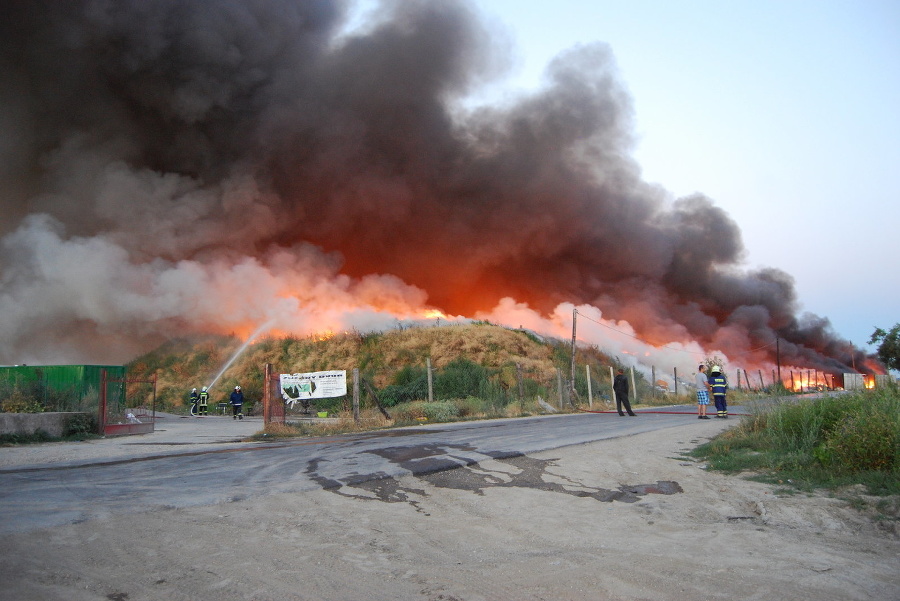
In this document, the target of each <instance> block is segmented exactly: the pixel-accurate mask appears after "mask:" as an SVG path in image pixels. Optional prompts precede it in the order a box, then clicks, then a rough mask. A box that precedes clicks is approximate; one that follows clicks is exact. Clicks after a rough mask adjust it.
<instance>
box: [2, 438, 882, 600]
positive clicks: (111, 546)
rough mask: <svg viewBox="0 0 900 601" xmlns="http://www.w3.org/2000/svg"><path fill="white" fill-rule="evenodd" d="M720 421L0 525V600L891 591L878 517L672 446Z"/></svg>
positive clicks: (875, 595) (760, 595)
mask: <svg viewBox="0 0 900 601" xmlns="http://www.w3.org/2000/svg"><path fill="white" fill-rule="evenodd" d="M727 425H728V424H727V423H721V422H716V421H715V420H713V421H711V422H691V423H688V424H686V425H684V426H681V427H676V428H670V429H667V430H663V431H658V432H653V433H648V434H641V435H637V436H631V437H627V438H622V439H617V440H608V441H602V442H596V443H592V444H588V445H580V446H573V447H566V448H562V449H557V450H554V451H549V452H542V453H536V454H533V455H529V456H528V457H525V458H518V459H510V460H491V461H488V462H483V463H481V464H479V465H477V466H472V467H470V468H460V469H457V470H452V473H443V474H432V475H430V476H423V477H414V476H407V477H403V478H400V479H399V480H392V479H391V480H386V481H381V482H377V483H363V484H360V486H359V487H347V486H344V487H342V488H339V489H333V490H317V491H314V492H309V493H302V494H290V495H288V494H278V495H270V496H263V497H259V498H256V499H253V501H252V502H246V501H244V502H240V501H239V502H231V503H227V504H220V505H215V506H205V507H194V508H189V509H170V510H161V511H157V512H152V513H146V514H140V515H127V516H119V517H111V518H108V519H103V520H97V521H91V522H85V523H79V524H71V525H67V526H63V527H57V528H51V529H46V530H40V531H36V532H29V533H25V534H16V535H9V536H4V537H0V549H2V551H0V565H2V570H0V575H2V576H0V580H2V586H0V599H3V600H22V601H25V600H34V599H42V600H48V601H49V600H66V601H79V600H96V599H101V600H113V601H123V600H128V601H143V600H173V601H177V600H182V599H183V600H195V599H200V600H206V599H209V600H217V601H219V600H221V601H227V600H232V599H233V600H256V601H263V600H273V601H276V600H277V601H285V600H295V599H303V600H317V599H329V600H357V601H374V600H385V601H389V600H390V601H396V600H404V599H410V600H428V601H463V600H464V601H477V600H517V601H523V600H524V601H530V600H544V599H546V600H550V599H552V600H592V601H596V600H606V599H609V600H625V599H628V600H633V599H641V600H668V601H681V600H684V601H688V600H689V601H701V600H704V599H778V600H786V599H817V600H819V601H827V600H835V601H838V600H840V601H846V600H855V599H877V600H897V599H900V538H898V535H897V531H896V527H895V523H894V522H884V521H877V520H874V519H873V517H872V516H869V515H863V514H861V513H859V512H858V511H857V510H855V509H853V508H851V507H849V506H848V503H847V502H846V501H843V500H840V499H838V498H830V497H828V496H826V495H813V496H810V495H806V494H793V495H792V494H785V493H783V492H781V491H779V490H778V489H776V488H773V487H772V486H769V485H765V484H759V483H755V482H750V481H747V480H744V479H742V478H740V477H734V476H725V475H722V474H718V473H714V472H710V471H707V470H705V469H704V466H703V465H702V464H700V463H697V462H693V461H690V460H687V459H685V458H684V457H683V456H681V453H682V452H684V451H685V450H687V449H690V448H693V447H694V446H696V445H697V444H699V443H701V442H704V441H705V440H707V439H708V438H709V437H710V436H711V435H712V434H714V433H715V432H718V431H720V430H721V429H723V428H725V427H726V426H727ZM244 427H247V426H244ZM49 446H52V445H49ZM107 446H108V447H109V449H110V450H109V451H108V452H109V453H113V452H114V451H113V450H112V449H113V447H114V446H115V445H114V444H113V443H109V445H107ZM96 448H97V447H96V446H95V450H94V451H93V452H94V453H96V452H97V451H96ZM35 449H37V448H34V449H32V450H31V452H30V454H29V457H28V462H29V463H36V462H38V461H39V460H40V457H39V453H40V451H39V450H35ZM5 452H6V449H2V450H0V454H3V453H5ZM48 452H49V451H48ZM54 452H55V453H58V451H54ZM120 452H121V451H120ZM69 458H70V459H71V458H72V456H71V455H69ZM528 478H539V479H540V480H541V482H543V484H544V485H543V486H535V485H534V484H535V483H534V482H533V481H532V482H531V483H530V485H527V486H525V485H521V486H520V485H519V484H520V483H523V482H524V481H525V480H527V479H528ZM638 484H645V485H648V484H649V485H650V486H645V487H639V486H635V485H638ZM607 493H608V494H607Z"/></svg>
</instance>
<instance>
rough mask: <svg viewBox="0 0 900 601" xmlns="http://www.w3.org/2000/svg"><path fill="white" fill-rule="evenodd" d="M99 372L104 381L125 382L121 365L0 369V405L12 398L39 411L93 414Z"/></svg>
mask: <svg viewBox="0 0 900 601" xmlns="http://www.w3.org/2000/svg"><path fill="white" fill-rule="evenodd" d="M103 370H106V374H107V378H110V379H112V378H117V379H124V378H125V367H124V366H122V365H16V366H7V367H0V401H4V400H6V399H9V398H10V397H12V396H15V397H17V398H21V399H27V400H30V401H32V402H34V403H37V404H39V405H40V409H42V410H43V411H83V412H89V413H95V412H96V411H97V409H98V402H99V396H100V395H99V391H100V381H101V374H102V373H103Z"/></svg>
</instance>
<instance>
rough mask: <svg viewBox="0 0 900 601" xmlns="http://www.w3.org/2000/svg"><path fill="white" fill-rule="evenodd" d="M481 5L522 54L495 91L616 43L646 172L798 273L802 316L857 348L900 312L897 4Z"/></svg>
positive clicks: (756, 254)
mask: <svg viewBox="0 0 900 601" xmlns="http://www.w3.org/2000/svg"><path fill="white" fill-rule="evenodd" d="M478 5H479V6H480V7H481V9H482V10H483V12H484V13H485V14H486V15H488V17H489V18H491V19H493V20H495V21H497V22H499V23H501V24H502V25H503V26H504V27H505V28H506V30H507V32H508V34H509V36H510V41H511V43H512V44H513V46H514V48H515V60H514V64H513V65H512V67H511V70H510V72H509V74H508V76H507V77H506V78H505V79H504V80H503V81H502V82H501V83H498V84H495V85H494V86H493V88H492V90H491V93H492V94H498V95H499V94H503V93H511V91H514V90H516V89H524V88H533V87H535V86H538V85H539V83H540V79H541V74H542V72H543V69H544V67H545V66H546V65H547V63H548V61H550V60H551V59H552V58H553V57H554V56H555V55H556V54H558V53H559V52H560V51H562V50H564V49H567V48H570V47H572V46H574V45H577V44H584V43H590V42H596V41H603V42H607V43H608V44H609V45H610V46H611V48H612V51H613V53H614V55H615V57H616V60H617V62H618V65H619V68H620V71H621V79H622V81H623V82H624V84H625V86H626V87H627V89H628V90H629V91H630V92H631V95H632V97H633V101H634V109H635V122H636V128H637V138H638V144H637V147H636V149H635V157H636V158H637V160H638V162H639V163H640V164H641V166H642V168H643V173H644V178H645V179H646V180H647V181H650V182H655V183H659V184H660V185H661V186H662V187H663V188H665V189H667V190H669V191H670V192H671V193H672V194H673V197H674V196H681V195H685V194H690V193H692V192H702V193H704V194H705V195H707V196H709V197H711V198H712V199H713V200H714V201H715V202H716V203H717V204H718V205H719V206H721V207H723V208H724V209H725V210H727V211H728V212H729V214H730V215H731V216H732V217H733V218H734V219H735V220H736V221H737V222H738V224H739V225H740V227H741V229H742V231H743V236H744V243H745V246H746V247H747V250H748V256H747V264H748V266H751V267H755V266H761V265H765V266H772V267H778V268H781V269H783V270H785V271H787V272H788V273H790V274H792V275H793V276H794V277H795V278H796V285H797V290H798V294H799V297H800V300H801V302H802V305H803V310H805V311H810V312H812V313H815V314H818V315H820V316H825V317H828V318H829V319H830V320H831V322H832V324H833V326H834V328H835V330H836V332H837V333H838V334H840V335H842V336H844V337H846V338H848V339H850V340H851V341H852V342H853V343H855V344H856V345H857V346H863V347H864V346H865V343H866V342H867V341H868V338H869V335H870V334H871V333H872V331H873V329H874V326H879V327H883V328H887V327H890V326H892V325H893V324H894V323H896V322H898V321H900V311H898V310H897V307H898V301H897V299H898V297H900V269H898V267H897V266H896V265H895V264H894V262H893V259H894V257H895V256H896V255H897V249H898V242H897V238H898V235H900V208H898V201H900V198H898V191H900V2H896V1H895V0H885V1H876V0H865V1H861V2H839V1H833V0H826V1H821V0H819V1H799V0H791V1H787V2H786V1H770V0H752V1H744V0H741V1H734V0H729V1H719V0H694V1H690V0H678V1H666V0H630V1H628V2H625V1H623V0H619V1H606V0H586V1H580V0H556V1H555V2H552V3H551V2H543V1H538V0H480V1H479V2H478Z"/></svg>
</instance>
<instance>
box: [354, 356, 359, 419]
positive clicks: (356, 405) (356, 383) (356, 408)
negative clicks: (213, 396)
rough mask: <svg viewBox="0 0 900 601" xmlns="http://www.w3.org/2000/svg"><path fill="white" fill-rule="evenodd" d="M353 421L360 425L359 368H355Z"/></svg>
mask: <svg viewBox="0 0 900 601" xmlns="http://www.w3.org/2000/svg"><path fill="white" fill-rule="evenodd" d="M353 421H355V422H356V423H359V368H358V367H354V368H353Z"/></svg>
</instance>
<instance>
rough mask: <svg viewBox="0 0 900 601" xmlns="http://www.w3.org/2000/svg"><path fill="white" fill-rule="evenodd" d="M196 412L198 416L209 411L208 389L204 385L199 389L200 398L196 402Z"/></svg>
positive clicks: (202, 415) (204, 414)
mask: <svg viewBox="0 0 900 601" xmlns="http://www.w3.org/2000/svg"><path fill="white" fill-rule="evenodd" d="M197 408H198V413H199V414H200V417H205V416H206V415H207V414H208V413H209V391H207V390H206V386H204V387H203V390H201V391H200V400H199V402H198V403H197Z"/></svg>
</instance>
